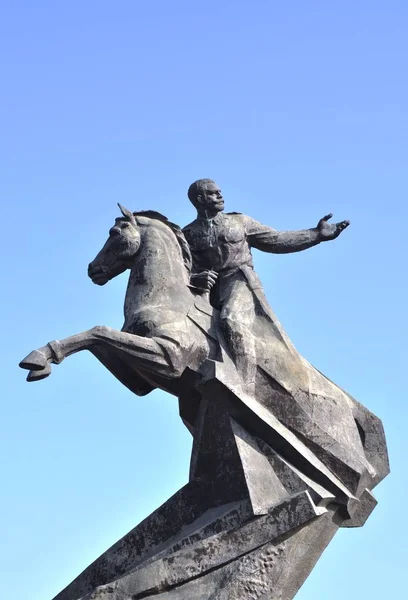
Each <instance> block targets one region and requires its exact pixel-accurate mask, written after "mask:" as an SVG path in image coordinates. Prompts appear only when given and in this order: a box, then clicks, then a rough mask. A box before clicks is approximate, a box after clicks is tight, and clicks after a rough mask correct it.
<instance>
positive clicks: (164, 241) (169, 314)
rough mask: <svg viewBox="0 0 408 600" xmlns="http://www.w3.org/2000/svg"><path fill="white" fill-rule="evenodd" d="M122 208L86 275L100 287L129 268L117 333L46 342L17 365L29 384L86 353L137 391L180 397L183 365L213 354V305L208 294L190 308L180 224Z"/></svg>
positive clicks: (195, 365)
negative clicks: (24, 371)
mask: <svg viewBox="0 0 408 600" xmlns="http://www.w3.org/2000/svg"><path fill="white" fill-rule="evenodd" d="M119 206H120V205H119ZM120 209H121V212H122V215H123V217H120V218H117V219H116V220H115V225H114V226H113V227H112V228H111V229H110V231H109V238H108V240H107V241H106V243H105V245H104V246H103V248H102V249H101V251H100V252H99V253H98V254H97V256H96V257H95V259H94V260H93V261H92V262H91V263H90V264H89V267H88V275H89V277H90V278H91V279H92V281H93V282H94V283H96V284H97V285H104V284H105V283H107V282H108V281H109V280H110V279H112V278H113V277H116V276H117V275H119V274H120V273H123V272H124V271H125V270H126V269H130V277H129V283H128V287H127V292H126V299H125V305H124V313H125V322H124V325H123V327H122V330H121V331H117V330H115V329H112V328H110V327H105V326H97V327H93V328H92V329H89V330H87V331H84V332H82V333H79V334H76V335H73V336H70V337H68V338H65V339H64V340H61V341H59V340H56V341H53V342H50V343H48V344H47V345H46V346H44V347H42V348H40V349H39V350H34V351H33V352H32V353H31V354H29V355H28V356H27V357H26V358H25V359H24V360H23V361H22V362H21V363H20V366H21V367H22V368H24V369H29V370H30V373H29V374H28V377H27V381H37V380H39V379H43V378H44V377H47V376H48V375H49V374H50V373H51V364H52V363H55V364H59V363H61V361H62V360H63V359H64V358H66V357H67V356H69V355H71V354H74V353H76V352H79V351H80V350H89V351H90V352H92V353H93V354H94V355H95V356H96V357H97V358H98V359H99V360H100V361H101V362H102V363H103V364H104V365H105V366H106V367H107V368H108V369H109V370H110V371H111V372H112V373H113V374H114V375H115V376H116V377H117V378H118V379H119V380H120V381H121V382H122V383H124V384H125V385H126V386H127V387H129V388H130V389H131V390H132V391H133V392H135V393H136V394H138V395H144V394H147V393H149V392H150V391H151V390H152V389H154V388H156V387H160V388H162V389H164V390H165V391H168V392H170V393H172V394H175V395H177V396H178V395H179V387H180V385H179V384H180V379H181V376H182V374H183V373H184V372H185V370H186V367H187V366H188V367H189V368H190V370H191V371H198V370H199V367H200V365H202V364H203V363H204V361H205V360H206V358H208V357H209V356H213V357H215V356H216V346H217V344H216V340H215V339H214V337H215V336H214V333H212V334H211V333H207V330H208V331H210V330H211V320H212V314H213V309H212V308H211V306H210V304H209V302H208V300H207V299H206V298H205V299H204V298H200V297H198V298H196V299H197V302H196V303H197V304H199V305H200V306H201V310H200V309H198V308H196V306H195V297H194V295H193V293H192V291H191V290H190V288H189V287H188V286H189V281H190V268H191V254H190V250H189V247H188V244H187V242H186V241H185V239H184V236H183V234H182V232H181V230H180V228H179V227H178V226H177V225H174V224H173V223H171V222H170V221H168V220H167V219H166V218H165V217H163V215H161V214H160V213H156V212H155V211H143V212H140V213H131V212H130V211H129V210H127V209H126V208H124V207H122V206H120ZM199 324H200V325H201V326H200V325H199Z"/></svg>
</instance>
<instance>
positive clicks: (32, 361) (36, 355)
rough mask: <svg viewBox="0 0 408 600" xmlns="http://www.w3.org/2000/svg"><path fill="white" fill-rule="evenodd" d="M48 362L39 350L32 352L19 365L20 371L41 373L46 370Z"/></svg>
mask: <svg viewBox="0 0 408 600" xmlns="http://www.w3.org/2000/svg"><path fill="white" fill-rule="evenodd" d="M47 365H48V361H47V359H46V358H45V356H44V354H43V353H42V352H40V351H39V350H33V351H32V352H30V354H29V355H28V356H26V357H25V358H24V359H23V360H22V361H21V363H20V365H19V366H20V367H21V368H22V369H28V370H29V371H42V370H43V369H46V367H47Z"/></svg>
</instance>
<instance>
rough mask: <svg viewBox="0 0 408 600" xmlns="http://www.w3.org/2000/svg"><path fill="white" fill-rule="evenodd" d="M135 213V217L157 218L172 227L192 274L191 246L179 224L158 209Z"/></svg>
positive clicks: (189, 271)
mask: <svg viewBox="0 0 408 600" xmlns="http://www.w3.org/2000/svg"><path fill="white" fill-rule="evenodd" d="M133 214H134V216H135V217H137V216H138V215H139V216H141V217H148V218H149V219H157V220H158V221H161V222H162V223H164V224H165V225H167V227H170V229H171V230H172V232H173V233H174V235H175V236H176V239H177V241H178V243H179V246H180V249H181V255H182V257H183V261H184V266H185V267H186V269H187V271H188V274H190V273H191V267H192V264H193V259H192V256H191V250H190V246H189V245H188V243H187V240H186V238H185V237H184V233H183V232H182V230H181V228H180V227H179V226H178V225H176V224H175V223H172V222H171V221H169V220H168V218H167V217H165V216H164V215H162V214H161V213H159V212H157V211H156V210H139V211H137V212H134V213H133Z"/></svg>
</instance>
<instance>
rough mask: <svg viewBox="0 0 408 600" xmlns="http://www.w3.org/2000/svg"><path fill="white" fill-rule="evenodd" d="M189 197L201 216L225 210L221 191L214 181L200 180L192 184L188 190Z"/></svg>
mask: <svg viewBox="0 0 408 600" xmlns="http://www.w3.org/2000/svg"><path fill="white" fill-rule="evenodd" d="M188 197H189V200H190V202H191V203H192V204H193V205H194V206H195V207H196V209H197V211H198V212H199V214H205V213H206V212H208V213H212V214H214V213H217V212H221V211H223V210H224V199H223V197H222V194H221V190H220V188H219V187H218V185H217V184H216V183H215V181H213V180H212V179H198V180H197V181H195V182H194V183H192V184H191V185H190V187H189V188H188Z"/></svg>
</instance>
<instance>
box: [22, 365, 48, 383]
mask: <svg viewBox="0 0 408 600" xmlns="http://www.w3.org/2000/svg"><path fill="white" fill-rule="evenodd" d="M50 373H51V365H49V364H47V366H46V367H45V368H44V369H42V370H41V371H30V372H29V374H28V375H27V381H40V379H45V378H46V377H48V375H50Z"/></svg>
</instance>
